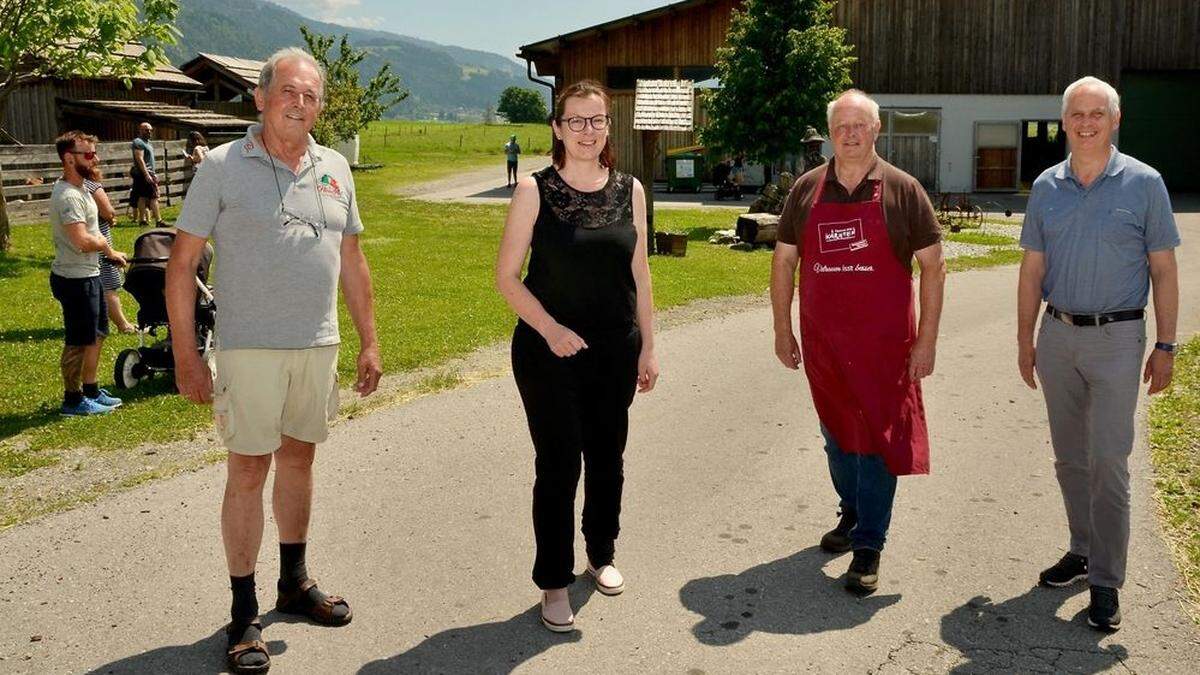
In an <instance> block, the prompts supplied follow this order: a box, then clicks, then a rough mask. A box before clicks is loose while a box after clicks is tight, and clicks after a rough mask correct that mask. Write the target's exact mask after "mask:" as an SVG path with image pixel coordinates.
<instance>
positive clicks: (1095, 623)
mask: <svg viewBox="0 0 1200 675" xmlns="http://www.w3.org/2000/svg"><path fill="white" fill-rule="evenodd" d="M1088 625H1089V626H1091V627H1092V628H1095V629H1096V630H1102V631H1107V632H1109V633H1113V632H1116V630H1117V629H1118V628H1120V627H1121V603H1120V601H1119V600H1117V589H1115V588H1109V587H1108V586H1092V604H1090V605H1088Z"/></svg>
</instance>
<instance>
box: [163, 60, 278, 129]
mask: <svg viewBox="0 0 1200 675" xmlns="http://www.w3.org/2000/svg"><path fill="white" fill-rule="evenodd" d="M264 64H265V61H255V60H253V59H243V58H241V57H237V56H224V55H222V54H209V53H206V52H199V53H197V55H196V58H194V59H192V60H190V61H187V62H186V63H184V64H182V65H180V66H179V70H181V71H183V74H185V75H187V76H188V77H191V78H192V79H194V80H197V81H198V82H200V84H201V85H202V86H203V87H204V93H203V94H201V95H200V96H199V97H198V98H197V100H196V105H197V106H198V107H201V108H205V109H207V110H212V111H214V112H219V113H224V114H226V115H233V116H235V117H242V118H245V119H250V120H253V119H256V118H257V116H258V110H257V109H256V108H255V107H254V88H255V87H257V86H258V74H259V72H260V71H262V67H263V65H264Z"/></svg>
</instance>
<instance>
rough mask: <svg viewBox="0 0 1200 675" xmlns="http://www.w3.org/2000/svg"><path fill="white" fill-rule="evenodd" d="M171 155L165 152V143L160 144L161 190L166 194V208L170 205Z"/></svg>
mask: <svg viewBox="0 0 1200 675" xmlns="http://www.w3.org/2000/svg"><path fill="white" fill-rule="evenodd" d="M170 157H171V153H170V152H169V151H168V150H167V142H166V141H163V142H162V158H163V177H162V181H160V182H162V183H163V189H164V190H166V192H167V206H170V205H171V159H170Z"/></svg>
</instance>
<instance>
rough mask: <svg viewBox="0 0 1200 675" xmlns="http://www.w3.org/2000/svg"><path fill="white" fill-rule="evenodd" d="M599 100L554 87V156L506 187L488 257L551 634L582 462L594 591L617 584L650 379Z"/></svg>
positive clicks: (647, 343) (647, 324)
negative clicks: (629, 483)
mask: <svg viewBox="0 0 1200 675" xmlns="http://www.w3.org/2000/svg"><path fill="white" fill-rule="evenodd" d="M608 104H609V98H608V94H607V92H605V90H604V89H603V87H601V86H600V85H599V84H597V83H596V82H592V81H589V80H585V81H583V82H579V83H577V84H575V85H572V86H570V87H568V88H566V89H565V90H563V92H562V93H561V94H560V95H559V97H558V100H557V101H556V102H555V106H554V110H555V117H554V121H553V122H552V123H551V127H552V129H553V131H554V137H555V138H554V151H553V155H554V163H553V165H552V166H550V167H547V168H546V169H544V170H542V171H539V172H537V173H536V174H534V175H533V176H530V177H526V178H523V179H521V180H520V181H519V182H518V183H517V188H516V191H515V193H514V194H513V199H512V204H511V205H510V207H509V213H508V222H507V224H506V225H505V228H504V238H503V240H502V241H501V243H500V254H499V257H498V259H497V261H496V286H497V287H498V288H499V290H500V293H501V294H502V295H503V296H504V299H505V300H506V301H508V304H509V306H511V307H512V308H513V310H514V311H515V312H516V313H517V315H518V316H519V317H520V321H518V323H517V328H516V330H515V331H514V333H513V342H512V364H513V375H514V377H515V378H516V381H517V388H518V389H519V390H520V392H521V401H522V403H523V404H524V406H525V414H526V417H527V418H528V421H529V433H530V435H531V436H532V438H533V445H534V450H535V452H536V459H535V462H534V467H535V472H536V478H535V481H534V486H533V531H534V538H535V539H536V543H537V555H536V558H535V560H534V565H533V581H534V583H535V584H537V586H538V587H539V588H541V589H542V591H543V593H542V623H543V624H544V625H545V626H546V627H547V628H549V629H550V630H552V631H556V632H566V631H570V630H573V629H574V621H575V618H574V614H573V612H572V610H571V605H570V601H569V600H568V597H567V589H566V587H567V586H568V585H569V584H570V583H571V582H572V581H574V580H575V571H574V562H575V559H574V538H575V526H574V520H575V488H576V485H577V484H578V482H579V474H580V469H581V466H583V467H586V470H585V472H584V473H585V475H584V486H583V491H584V505H583V536H584V538H585V539H586V542H587V556H588V564H587V570H588V573H589V574H590V575H591V576H592V577H593V579H594V580H595V583H596V588H597V589H598V590H599V591H600V592H601V593H604V594H606V595H617V594H619V593H620V592H621V591H622V590H624V585H625V582H624V578H623V577H622V576H621V573H620V572H618V571H617V568H616V567H615V566H613V553H614V550H615V543H616V539H617V533H618V531H619V520H620V512H621V488H622V484H623V482H624V476H623V473H622V453H623V452H624V451H625V439H626V436H627V432H628V425H629V405H630V404H631V403H632V402H633V394H634V390H635V389H637V390H638V391H642V392H648V391H650V390H651V389H653V388H654V383H655V381H656V380H657V378H658V362H657V360H656V358H655V356H654V326H653V306H654V302H653V299H652V296H651V292H650V265H649V263H648V261H647V257H646V255H647V254H646V198H645V194H644V193H643V192H642V186H641V184H640V183H639V182H638V181H637V180H636V179H634V178H632V177H631V176H628V175H626V174H623V173H620V172H618V171H617V170H616V169H614V168H613V165H614V164H615V161H614V158H613V154H612V151H611V149H610V148H609V147H608V126H609V122H610V118H609V116H608ZM531 250H532V253H531V254H530V258H529V272H528V274H527V275H526V277H525V280H524V282H522V281H521V276H520V275H521V267H522V265H523V264H524V262H525V256H526V254H527V253H530V251H531Z"/></svg>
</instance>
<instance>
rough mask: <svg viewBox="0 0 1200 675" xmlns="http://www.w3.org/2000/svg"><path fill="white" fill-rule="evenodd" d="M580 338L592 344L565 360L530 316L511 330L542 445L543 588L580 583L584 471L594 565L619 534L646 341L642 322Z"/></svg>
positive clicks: (539, 576) (609, 554)
mask: <svg viewBox="0 0 1200 675" xmlns="http://www.w3.org/2000/svg"><path fill="white" fill-rule="evenodd" d="M582 337H583V338H584V340H585V341H586V342H587V344H588V348H587V349H584V350H582V351H580V352H579V353H578V354H576V355H575V356H572V357H568V358H560V357H558V356H555V355H554V353H553V352H551V351H550V347H549V346H548V345H547V344H546V341H545V340H544V339H543V338H542V336H540V335H538V334H537V332H536V331H534V330H533V329H532V328H530V327H529V326H527V325H525V324H524V323H519V324H518V325H517V329H516V331H515V332H514V333H513V342H512V365H513V375H514V377H515V378H516V381H517V389H519V390H520V392H521V401H522V403H524V406H525V416H526V418H527V419H528V421H529V434H530V436H532V438H533V447H534V450H535V452H536V459H535V461H534V468H535V474H536V477H535V479H534V483H533V535H534V539H535V540H536V543H537V555H536V557H535V559H534V563H533V582H534V583H535V584H537V586H538V587H539V588H543V589H546V588H563V587H565V586H568V585H570V584H571V582H573V581H574V580H575V571H574V568H575V524H574V521H575V491H576V487H577V486H578V484H579V474H580V471H581V469H582V470H583V474H584V479H583V528H582V529H583V536H584V539H585V540H586V542H587V555H588V559H589V560H590V562H591V563H592V564H593V565H595V566H597V567H599V566H601V565H607V564H610V563H612V560H613V553H614V550H615V543H616V540H617V535H618V533H619V532H620V517H621V489H622V487H623V485H624V482H625V476H624V472H623V459H622V456H623V454H624V452H625V440H626V438H627V436H628V431H629V405H630V404H631V403H632V402H633V395H634V391H635V389H636V388H637V361H638V355H639V354H640V352H641V348H642V338H641V334H640V333H639V332H638V330H637V327H636V326H630V327H629V328H627V329H622V330H618V331H609V332H607V333H605V334H590V335H584V336H582Z"/></svg>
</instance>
